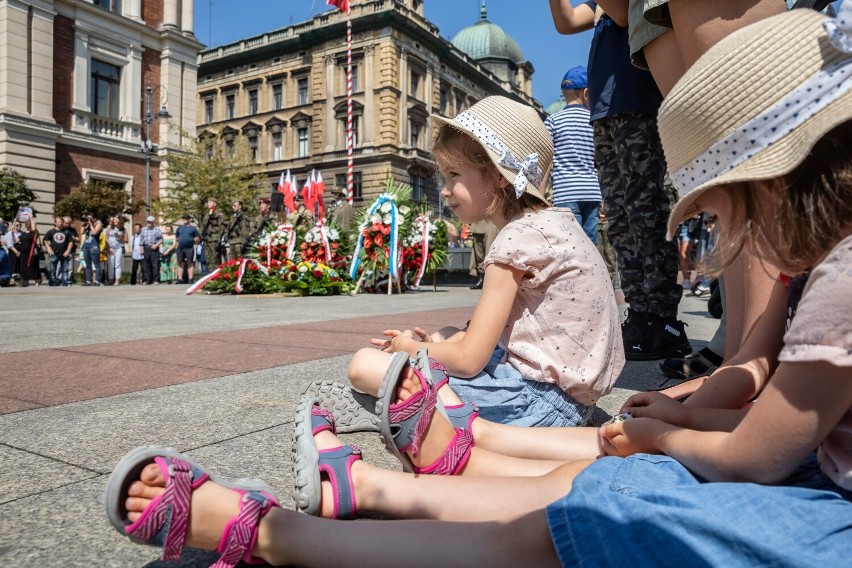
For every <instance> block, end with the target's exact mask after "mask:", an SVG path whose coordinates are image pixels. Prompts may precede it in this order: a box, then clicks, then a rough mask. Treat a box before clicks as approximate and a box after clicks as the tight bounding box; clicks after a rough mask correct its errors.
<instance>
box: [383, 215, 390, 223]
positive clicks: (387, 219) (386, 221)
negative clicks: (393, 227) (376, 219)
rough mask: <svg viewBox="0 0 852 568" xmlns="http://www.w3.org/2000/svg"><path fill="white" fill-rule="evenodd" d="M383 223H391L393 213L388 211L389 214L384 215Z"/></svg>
mask: <svg viewBox="0 0 852 568" xmlns="http://www.w3.org/2000/svg"><path fill="white" fill-rule="evenodd" d="M382 223H384V224H385V225H390V224H391V214H390V213H387V214H385V216H384V217H382Z"/></svg>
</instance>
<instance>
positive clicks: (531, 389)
mask: <svg viewBox="0 0 852 568" xmlns="http://www.w3.org/2000/svg"><path fill="white" fill-rule="evenodd" d="M504 355H505V352H504V351H503V349H501V348H499V347H497V348H496V349H494V353H492V355H491V360H490V361H488V364H487V365H485V369H483V370H482V372H481V373H479V374H478V375H476V376H475V377H471V378H469V379H459V378H456V377H450V388H452V389H453V392H455V393H456V395H457V396H458V397H459V398H460V399H461V400H463V401H464V402H472V403H473V404H475V405H476V406H478V407H479V415H480V416H481V417H482V418H484V419H486V420H489V421H491V422H498V423H500V424H511V425H513V426H582V425H584V424H586V423H587V422H588V421H589V419H591V417H592V414H593V413H594V411H595V407H594V405H592V406H584V405H582V404H580V403H579V402H577V401H576V400H574V399H573V398H571V397H570V396H568V395H567V394H565V393H564V392H563V391H562V389H560V388H559V385H555V384H552V383H540V382H538V381H528V380H526V379H525V378H524V377H523V375H521V373H520V372H518V370H517V369H515V368H514V367H512V366H511V365H509V364H508V363H503V362H501V361H502V360H503V357H504Z"/></svg>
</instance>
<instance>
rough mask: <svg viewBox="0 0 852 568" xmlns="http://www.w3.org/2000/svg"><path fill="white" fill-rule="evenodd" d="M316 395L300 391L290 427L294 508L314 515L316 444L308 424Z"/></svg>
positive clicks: (317, 486) (317, 498) (317, 482)
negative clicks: (301, 394) (291, 430)
mask: <svg viewBox="0 0 852 568" xmlns="http://www.w3.org/2000/svg"><path fill="white" fill-rule="evenodd" d="M315 402H316V398H315V397H313V396H311V395H303V396H302V398H301V399H300V400H299V406H298V407H297V408H296V419H295V428H294V430H293V454H292V455H293V501H294V503H295V507H296V510H297V511H299V512H300V513H304V514H306V515H312V516H317V515H318V514H319V510H320V501H321V499H322V487H321V485H320V472H319V448H317V443H316V440H314V434H313V428H312V427H311V409H312V408H313V406H314V403H315Z"/></svg>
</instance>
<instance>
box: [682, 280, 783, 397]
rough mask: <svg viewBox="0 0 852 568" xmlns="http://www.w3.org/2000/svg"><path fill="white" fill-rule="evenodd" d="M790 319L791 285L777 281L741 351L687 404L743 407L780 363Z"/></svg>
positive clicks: (712, 376) (702, 386)
mask: <svg viewBox="0 0 852 568" xmlns="http://www.w3.org/2000/svg"><path fill="white" fill-rule="evenodd" d="M786 319H787V287H786V286H785V285H784V284H783V283H781V282H780V281H776V282H775V286H774V287H773V289H772V294H771V295H770V296H769V302H768V304H767V306H766V310H765V311H764V312H763V315H761V316H760V319H759V320H758V322H757V324H756V325H755V326H754V329H753V330H752V332H751V333H750V334H749V336H748V337H747V338H746V340H745V343H743V346H742V347H741V348H740V350H739V351H738V352H737V353H735V354H734V356H733V357H730V358H729V359H728V360H726V361H725V363H724V364H723V365H722V366H721V367H719V368H718V369H716V371H715V372H714V373H713V374H712V375H711V376H710V378H709V379H707V381H705V382H704V384H703V385H701V387H700V388H699V389H698V390H697V391H695V393H694V394H693V395H691V396H690V397H689V398H688V399H686V402H685V403H684V404H686V405H687V406H691V407H702V408H739V407H741V406H743V405H745V404H746V403H748V402H749V401H750V400H751V399H752V398H754V397H755V395H757V393H759V392H760V391H761V389H763V387H764V386H765V385H766V381H767V380H768V379H769V377H770V376H771V375H772V372H773V371H774V370H775V367H776V366H777V365H778V353H780V352H781V347H782V345H783V343H784V331H785V327H786V326H785V323H786Z"/></svg>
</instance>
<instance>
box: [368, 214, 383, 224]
mask: <svg viewBox="0 0 852 568" xmlns="http://www.w3.org/2000/svg"><path fill="white" fill-rule="evenodd" d="M381 222H382V216H381V215H379V214H378V213H373V214H372V215H370V223H381Z"/></svg>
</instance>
